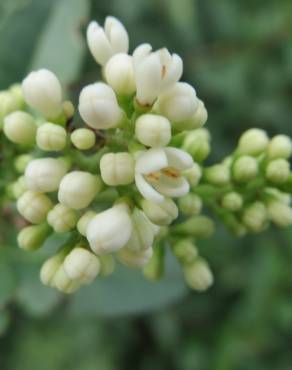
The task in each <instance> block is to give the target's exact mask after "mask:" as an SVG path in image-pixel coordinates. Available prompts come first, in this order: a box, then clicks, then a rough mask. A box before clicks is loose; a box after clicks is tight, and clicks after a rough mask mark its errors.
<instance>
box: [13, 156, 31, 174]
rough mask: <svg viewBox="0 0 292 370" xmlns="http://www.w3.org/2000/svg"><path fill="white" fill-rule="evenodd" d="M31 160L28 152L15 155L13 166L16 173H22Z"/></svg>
mask: <svg viewBox="0 0 292 370" xmlns="http://www.w3.org/2000/svg"><path fill="white" fill-rule="evenodd" d="M31 160H33V157H32V156H31V155H30V154H21V155H19V156H18V157H16V159H15V161H14V167H15V169H16V171H17V172H18V173H24V172H25V169H26V166H27V165H28V164H29V162H30V161H31Z"/></svg>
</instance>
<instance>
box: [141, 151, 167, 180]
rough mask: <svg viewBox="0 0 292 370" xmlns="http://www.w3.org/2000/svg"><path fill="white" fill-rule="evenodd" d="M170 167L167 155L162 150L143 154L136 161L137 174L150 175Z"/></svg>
mask: <svg viewBox="0 0 292 370" xmlns="http://www.w3.org/2000/svg"><path fill="white" fill-rule="evenodd" d="M165 167H168V160H167V156H166V153H165V151H164V150H163V149H161V148H153V149H149V150H147V152H145V153H143V154H141V155H140V156H139V158H138V159H137V161H136V172H138V173H142V174H149V173H152V172H157V171H160V170H161V169H162V168H165Z"/></svg>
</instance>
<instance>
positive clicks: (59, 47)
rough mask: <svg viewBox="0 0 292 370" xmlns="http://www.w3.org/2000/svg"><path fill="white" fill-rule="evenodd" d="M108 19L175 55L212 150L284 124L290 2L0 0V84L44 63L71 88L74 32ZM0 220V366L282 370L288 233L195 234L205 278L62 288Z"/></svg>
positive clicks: (290, 82)
mask: <svg viewBox="0 0 292 370" xmlns="http://www.w3.org/2000/svg"><path fill="white" fill-rule="evenodd" d="M108 14H112V15H115V16H117V17H118V18H120V19H121V20H122V21H123V23H124V24H125V26H126V27H127V29H128V31H129V33H130V37H131V50H133V48H134V47H135V46H137V45H138V44H140V43H142V42H150V43H151V44H152V45H153V46H154V48H160V47H162V46H165V45H166V46H167V47H168V48H169V49H170V50H171V51H175V52H177V53H179V54H180V55H181V56H182V57H183V59H184V66H185V72H184V76H183V79H184V80H186V81H188V82H190V83H192V84H193V85H194V87H195V88H196V90H197V93H198V95H199V96H200V97H201V98H202V99H203V100H204V101H205V103H206V106H207V109H208V111H209V120H208V128H209V129H210V131H211V133H212V136H213V145H212V148H213V150H212V154H211V160H212V161H219V160H220V159H221V158H222V157H223V156H224V155H226V154H227V153H228V152H229V151H230V150H232V148H233V147H234V146H235V144H236V140H237V137H238V135H239V134H240V133H241V132H242V131H243V130H245V129H247V128H249V127H253V126H257V127H262V128H265V129H267V130H268V132H269V133H270V134H275V133H279V132H281V133H285V134H288V135H291V133H292V127H291V125H292V117H291V115H292V3H291V0H266V1H260V0H258V1H257V0H237V1H235V0H220V1H219V0H201V1H199V0H197V1H196V0H99V1H97V0H95V1H93V0H92V1H87V0H59V1H57V0H1V2H0V89H4V88H6V87H8V85H9V84H11V83H13V82H15V81H20V80H21V79H22V78H23V77H24V76H25V74H26V73H27V72H28V71H29V70H30V69H31V68H38V67H41V66H44V67H49V68H51V69H52V70H53V71H54V72H55V73H56V74H57V75H58V76H59V77H60V79H61V80H62V81H63V82H64V84H65V85H66V86H67V88H68V94H70V95H71V96H72V97H73V98H74V99H76V96H77V93H78V90H79V89H80V87H81V86H83V85H85V84H86V83H88V82H92V81H94V80H97V79H98V78H99V76H100V70H99V67H98V66H97V65H96V64H95V63H94V61H93V59H92V58H91V56H90V55H89V52H88V51H87V50H86V48H85V45H84V43H83V40H84V31H85V29H86V24H87V23H88V21H89V20H90V19H96V20H98V21H99V22H103V19H104V17H105V16H106V15H108ZM6 222H8V223H9V219H7V215H6V216H5V220H4V218H3V217H2V221H1V224H0V232H1V235H0V242H1V248H0V331H1V333H2V336H1V339H0V342H1V343H0V368H1V369H3V370H59V369H60V370H61V369H62V370H63V369H64V368H68V369H70V370H75V369H76V370H80V369H82V370H95V369H97V370H112V369H122V370H123V369H125V370H126V369H127V370H129V369H135V370H138V369H139V370H140V369H143V370H144V369H145V370H146V369H147V370H148V369H149V370H155V369H159V370H164V369H165V370H174V369H178V370H246V369H248V370H270V369H271V370H275V369H279V370H290V369H291V368H292V351H291V343H292V268H291V265H292V230H291V229H290V230H285V231H282V230H280V231H276V230H270V231H268V232H266V233H265V234H263V235H260V236H249V237H245V238H243V239H241V240H235V239H234V238H233V237H231V236H229V235H228V234H227V232H226V231H225V230H223V229H222V228H221V227H218V230H217V232H216V234H215V236H214V237H213V238H211V239H210V240H208V241H204V242H203V243H200V245H199V247H200V253H201V254H202V255H204V256H205V257H206V258H207V259H208V260H209V261H210V265H211V267H212V269H213V271H214V274H215V278H216V280H215V285H214V286H213V287H212V289H210V290H209V291H208V292H207V293H204V294H198V293H195V292H189V291H188V290H186V288H185V286H184V284H183V281H182V279H181V275H180V273H179V272H178V271H177V267H176V266H175V265H174V266H173V265H172V263H171V261H170V264H169V269H168V274H167V277H166V278H165V279H164V281H163V282H162V283H160V284H158V285H157V286H152V285H151V284H148V283H146V282H144V280H143V279H142V278H141V277H140V275H139V274H136V273H132V272H127V271H126V270H119V271H118V272H117V274H115V277H113V278H111V279H109V280H108V281H107V282H104V283H99V282H98V283H97V284H95V285H93V286H92V287H89V288H85V289H84V290H82V291H81V292H80V293H78V294H77V296H76V297H73V298H70V297H69V298H68V297H65V298H64V297H62V296H60V295H58V294H57V293H56V292H54V291H52V290H50V289H47V288H44V287H42V286H41V284H40V283H39V281H38V269H39V265H40V263H41V261H42V260H43V259H44V258H45V256H47V255H49V254H51V253H53V250H54V247H55V246H56V241H54V240H50V241H49V242H48V244H47V246H46V248H45V249H44V251H42V252H41V253H37V254H36V255H34V256H32V255H29V254H24V253H22V252H20V251H18V250H17V248H16V247H15V233H14V230H12V229H11V227H8V228H7V224H6Z"/></svg>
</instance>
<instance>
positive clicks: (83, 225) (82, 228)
mask: <svg viewBox="0 0 292 370" xmlns="http://www.w3.org/2000/svg"><path fill="white" fill-rule="evenodd" d="M94 216H96V212H93V211H86V212H85V213H84V214H83V215H82V216H81V217H80V218H79V220H78V223H77V230H78V231H79V233H80V234H81V235H83V236H86V229H87V226H88V225H89V222H90V221H91V220H92V219H93V218H94Z"/></svg>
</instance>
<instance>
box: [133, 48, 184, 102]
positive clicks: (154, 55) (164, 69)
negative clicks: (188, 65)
mask: <svg viewBox="0 0 292 370" xmlns="http://www.w3.org/2000/svg"><path fill="white" fill-rule="evenodd" d="M133 60H134V72H135V80H136V89H137V100H138V102H139V103H140V104H141V105H146V106H147V105H152V104H153V102H154V101H155V100H156V98H157V96H158V95H159V93H161V92H162V91H164V90H166V89H169V88H170V87H171V86H172V85H173V84H175V83H176V82H177V81H178V80H179V79H180V77H181V75H182V71H183V62H182V59H181V58H180V57H179V56H178V55H177V54H172V55H171V54H170V53H169V51H168V50H167V49H166V48H163V49H160V50H158V51H156V52H152V47H151V45H149V44H142V45H140V46H138V47H137V48H136V49H135V50H134V53H133Z"/></svg>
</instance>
